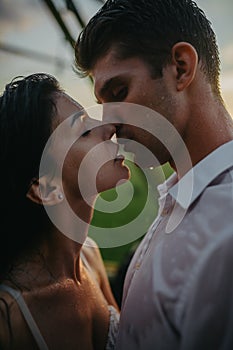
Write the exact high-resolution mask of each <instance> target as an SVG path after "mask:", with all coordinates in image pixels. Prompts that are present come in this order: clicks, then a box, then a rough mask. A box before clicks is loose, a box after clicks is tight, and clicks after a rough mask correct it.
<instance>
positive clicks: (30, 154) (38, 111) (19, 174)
mask: <svg viewBox="0 0 233 350" xmlns="http://www.w3.org/2000/svg"><path fill="white" fill-rule="evenodd" d="M61 91H62V90H61V88H60V86H59V83H58V81H57V80H56V79H55V78H54V77H52V76H51V75H48V74H44V73H38V74H32V75H29V76H27V77H24V78H23V77H17V78H15V79H14V80H13V81H12V82H11V83H9V84H8V85H6V87H5V90H4V92H3V94H2V95H1V97H0V144H1V146H0V163H1V175H0V178H1V187H2V190H1V204H0V213H1V220H0V225H1V243H0V278H1V275H3V274H4V273H5V272H6V269H7V267H8V266H9V264H10V263H12V262H13V261H14V259H16V258H17V257H18V256H19V255H21V254H23V253H24V252H25V251H27V250H28V249H31V248H34V247H35V246H36V245H37V244H38V243H39V242H40V241H41V240H42V237H40V235H41V233H42V232H43V229H44V228H45V227H47V226H48V218H47V215H46V213H45V210H44V208H43V206H42V205H37V204H34V203H32V202H31V201H30V200H29V199H28V198H27V197H26V194H27V192H28V189H29V186H30V182H31V180H32V179H33V178H38V176H39V166H40V159H41V155H42V152H43V149H44V147H45V145H46V142H47V141H48V138H49V136H50V134H51V132H52V120H53V116H54V115H55V113H56V94H57V93H58V92H61Z"/></svg>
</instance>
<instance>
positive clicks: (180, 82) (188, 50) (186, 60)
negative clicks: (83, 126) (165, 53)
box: [172, 42, 198, 91]
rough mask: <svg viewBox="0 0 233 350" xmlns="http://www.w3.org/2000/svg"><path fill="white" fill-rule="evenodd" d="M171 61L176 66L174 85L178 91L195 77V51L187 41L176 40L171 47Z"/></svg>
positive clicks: (196, 59)
mask: <svg viewBox="0 0 233 350" xmlns="http://www.w3.org/2000/svg"><path fill="white" fill-rule="evenodd" d="M172 61H173V64H175V66H176V87H177V90H178V91H182V90H184V89H185V88H186V87H188V86H189V85H190V84H191V82H192V81H193V79H194V77H195V74H196V70H197V65H198V55H197V51H196V50H195V48H194V47H193V46H192V45H191V44H189V43H187V42H178V43H176V44H175V45H174V46H173V47H172Z"/></svg>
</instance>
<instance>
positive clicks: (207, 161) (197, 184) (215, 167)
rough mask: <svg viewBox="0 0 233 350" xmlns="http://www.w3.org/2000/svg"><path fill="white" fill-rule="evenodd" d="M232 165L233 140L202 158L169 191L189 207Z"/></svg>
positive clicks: (182, 204) (185, 207)
mask: <svg viewBox="0 0 233 350" xmlns="http://www.w3.org/2000/svg"><path fill="white" fill-rule="evenodd" d="M231 166H233V141H230V142H227V143H225V144H223V145H222V146H220V147H218V148H217V149H216V150H214V151H213V152H211V153H210V154H209V155H208V156H207V157H205V158H204V159H202V160H201V161H200V162H199V163H197V164H196V165H195V166H194V167H193V168H192V169H191V170H190V171H188V172H187V173H186V174H185V175H184V176H183V177H182V178H181V179H180V181H179V182H177V183H176V184H175V185H173V186H172V187H170V188H168V193H169V194H170V195H171V196H172V197H173V198H174V199H175V200H176V202H178V203H179V205H180V206H182V207H183V208H184V209H187V208H188V207H189V206H190V205H191V204H192V203H193V202H194V201H195V200H196V199H197V197H198V196H199V195H200V194H201V193H202V192H203V190H204V189H205V188H206V187H207V186H208V185H209V184H210V183H211V182H212V181H213V180H214V179H215V178H216V177H217V176H218V175H220V174H221V173H222V172H224V171H225V170H227V169H229V168H230V167H231ZM173 181H174V178H173Z"/></svg>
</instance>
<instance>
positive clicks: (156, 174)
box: [89, 160, 172, 267]
mask: <svg viewBox="0 0 233 350" xmlns="http://www.w3.org/2000/svg"><path fill="white" fill-rule="evenodd" d="M125 163H126V164H127V166H128V167H129V169H130V172H131V179H130V180H129V181H128V182H126V183H125V184H122V185H120V186H119V187H118V188H117V189H111V190H108V191H106V192H104V193H102V194H101V195H100V198H98V199H97V202H96V205H95V210H94V216H93V220H92V223H91V226H90V230H89V236H91V237H92V238H93V239H94V240H95V241H96V242H97V244H98V245H99V247H100V251H101V254H102V257H103V259H104V261H105V263H106V264H107V263H108V264H109V263H110V262H112V264H115V265H116V267H119V266H120V264H121V263H122V261H123V260H124V259H125V257H126V256H127V255H128V254H129V253H130V251H131V250H132V249H135V246H137V244H138V243H139V242H140V240H141V239H142V237H143V236H144V234H145V233H146V232H147V230H148V228H149V226H150V225H151V223H152V222H153V221H154V219H155V217H156V214H157V210H158V201H157V199H158V192H157V186H158V184H159V183H161V182H163V181H164V180H165V178H167V177H168V176H169V175H170V174H171V173H172V169H171V168H170V166H169V165H168V164H166V165H164V166H163V167H159V168H156V169H147V170H143V171H142V170H141V169H140V168H139V167H137V166H136V165H135V164H134V163H133V162H131V161H129V160H127V161H125ZM118 196H119V197H118ZM121 196H123V197H124V198H123V199H124V203H128V204H127V205H126V206H125V207H124V208H123V209H122V210H119V211H116V212H104V211H101V210H99V203H98V202H101V200H104V201H105V205H107V204H106V203H109V206H110V205H111V204H112V203H113V202H114V201H116V200H117V199H119V200H120V197H121ZM100 208H101V206H100ZM142 210H144V212H143V216H142V219H140V220H139V222H138V224H137V231H138V232H140V237H139V236H138V234H136V236H135V235H134V234H135V233H134V232H127V237H126V240H124V241H125V242H126V243H127V244H124V245H121V246H116V247H111V239H112V238H111V228H117V227H121V226H122V225H127V224H129V223H130V222H131V221H132V220H134V219H135V218H137V217H138V215H140V213H141V212H142ZM97 227H103V228H109V235H107V237H106V234H105V237H104V238H103V237H99V236H100V235H99V233H98V232H97V231H96V228H97ZM105 232H106V230H105ZM112 237H113V236H112ZM101 239H104V240H105V241H109V245H107V246H110V248H102V246H103V245H102V241H101Z"/></svg>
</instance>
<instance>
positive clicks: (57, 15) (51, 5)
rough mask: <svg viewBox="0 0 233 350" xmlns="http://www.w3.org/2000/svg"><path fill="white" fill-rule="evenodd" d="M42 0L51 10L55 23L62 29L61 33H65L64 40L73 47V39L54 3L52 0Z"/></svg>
mask: <svg viewBox="0 0 233 350" xmlns="http://www.w3.org/2000/svg"><path fill="white" fill-rule="evenodd" d="M43 1H44V2H45V3H46V5H47V6H48V8H49V9H50V11H51V12H52V14H53V16H54V17H55V19H56V21H57V23H58V24H59V26H60V28H61V29H62V31H63V33H64V34H65V38H66V40H67V41H68V42H69V43H70V45H71V46H72V48H73V49H74V45H75V41H74V39H73V38H72V36H71V34H70V32H69V30H68V28H67V27H66V25H65V23H64V22H63V20H62V18H61V16H60V13H59V12H58V10H57V9H56V7H55V5H54V3H53V2H52V0H43Z"/></svg>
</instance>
